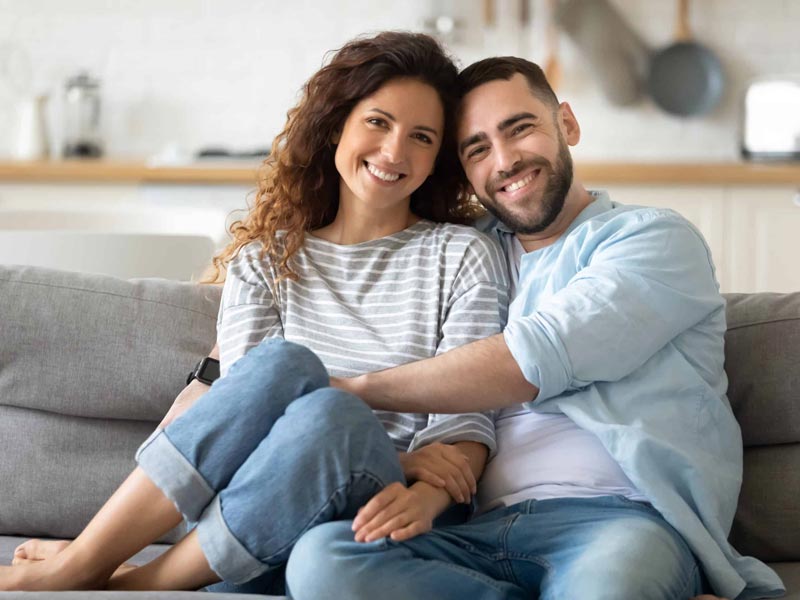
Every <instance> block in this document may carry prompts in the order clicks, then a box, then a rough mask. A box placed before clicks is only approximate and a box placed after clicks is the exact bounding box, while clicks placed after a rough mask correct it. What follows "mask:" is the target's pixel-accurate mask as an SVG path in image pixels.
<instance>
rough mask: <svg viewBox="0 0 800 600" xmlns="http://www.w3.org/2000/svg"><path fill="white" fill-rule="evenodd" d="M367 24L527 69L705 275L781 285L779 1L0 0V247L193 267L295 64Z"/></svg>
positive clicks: (788, 105) (792, 29) (244, 190)
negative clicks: (667, 210)
mask: <svg viewBox="0 0 800 600" xmlns="http://www.w3.org/2000/svg"><path fill="white" fill-rule="evenodd" d="M682 10H683V12H682ZM682 15H683V16H682ZM383 29H405V30H415V31H425V32H428V33H431V34H434V35H437V36H438V37H439V38H440V39H441V40H442V41H443V42H444V43H445V44H446V45H447V47H448V48H449V49H450V51H451V52H452V54H453V55H454V56H455V57H456V58H457V59H458V60H459V61H460V63H461V64H462V66H466V65H467V64H469V63H470V62H472V61H474V60H477V59H479V58H483V57H486V56H491V55H503V54H514V55H518V56H522V57H525V58H529V59H531V60H533V61H535V62H538V63H539V64H541V65H542V66H545V67H547V71H548V74H549V75H550V77H551V78H552V81H553V83H554V85H555V87H556V91H557V94H558V95H559V98H560V99H562V100H566V101H568V102H570V104H571V106H572V108H573V110H574V111H575V113H576V114H577V116H578V119H579V121H580V123H581V126H582V131H583V137H582V140H581V143H580V144H579V146H577V147H576V148H574V150H573V155H574V157H575V160H576V165H577V168H578V173H579V174H580V176H581V177H582V178H583V179H584V181H585V183H586V184H587V185H589V186H593V187H602V188H606V189H609V190H610V191H611V192H612V197H613V198H614V199H616V200H619V201H622V202H626V203H638V204H651V205H663V206H670V207H672V208H675V209H677V210H679V211H681V212H682V213H683V214H685V215H686V216H687V217H688V218H689V219H690V220H692V221H693V222H695V224H697V225H698V227H700V229H701V230H702V231H703V233H704V234H705V236H706V238H707V239H708V241H709V243H710V245H711V247H712V250H713V251H714V254H715V258H716V262H717V267H718V276H719V279H720V281H721V283H722V287H723V289H724V290H726V291H767V290H771V291H789V290H794V289H800V270H798V269H796V266H795V262H796V261H795V257H796V256H798V255H799V254H800V247H799V246H798V242H797V241H796V240H797V238H798V235H797V234H798V233H800V229H799V228H800V195H799V194H798V188H800V163H798V162H796V161H797V159H798V158H799V157H800V91H798V90H800V43H798V39H799V38H798V29H800V1H797V0H760V1H759V2H753V1H752V0H692V1H690V2H683V3H682V2H680V1H673V0H406V1H405V2H402V3H388V2H380V1H375V2H364V1H363V0H360V1H355V0H294V1H292V2H285V1H278V0H224V1H223V0H194V1H193V0H69V1H66V2H65V1H63V0H0V262H3V263H9V262H25V263H27V264H42V265H46V266H56V267H61V268H73V269H78V270H89V271H91V270H95V271H99V272H108V273H110V274H114V275H117V276H168V277H176V278H180V279H190V278H193V277H194V278H196V277H197V273H198V269H200V268H201V264H204V263H205V261H206V260H207V258H208V255H210V253H211V252H213V249H214V248H216V247H219V245H220V244H222V243H224V240H225V227H224V224H225V220H226V219H228V220H230V219H231V218H232V217H231V214H230V213H231V211H233V210H235V209H242V208H244V207H245V203H246V198H247V196H248V193H249V192H251V191H252V189H253V188H254V185H253V183H252V182H253V171H254V167H255V165H256V164H258V161H259V157H263V155H264V154H265V153H266V152H268V150H269V146H270V143H271V141H272V138H273V137H274V136H275V135H276V134H277V133H278V132H279V131H280V129H281V128H282V125H283V122H284V120H285V115H286V111H287V110H288V109H289V108H291V107H292V106H293V105H294V103H295V102H296V101H297V99H298V94H299V91H300V89H301V86H302V85H303V83H304V81H305V80H306V79H307V78H308V77H309V76H310V75H311V74H312V73H313V72H315V71H316V70H317V69H318V68H319V67H320V66H321V65H322V64H323V60H324V57H325V55H326V53H327V52H329V51H331V50H335V49H336V48H338V47H340V46H341V45H342V44H343V43H344V42H346V41H347V40H348V39H350V38H352V37H354V36H356V35H360V34H364V33H370V32H376V31H379V30H383ZM678 40H682V41H683V46H682V47H681V48H677V50H680V52H677V54H675V53H674V52H672V51H675V50H676V46H680V44H676V41H678ZM681 52H682V53H683V55H681ZM659 61H661V62H659ZM65 159H69V160H65ZM37 236H39V237H37ZM142 236H145V237H142ZM145 239H146V241H143V240H145ZM44 240H47V242H46V243H45V241H44ZM42 244H45V246H46V248H45V249H42ZM48 244H49V246H48ZM192 244H194V245H192ZM99 247H103V248H107V251H106V252H97V251H96V249H97V248H99ZM179 249H181V250H179ZM98 255H105V258H104V260H100V258H101V257H100V256H98ZM178 255H180V256H183V258H182V259H180V260H178V259H177V258H176V257H177V256H178ZM184 255H185V256H184ZM55 257H58V260H56V258H55ZM167 257H170V258H169V260H167ZM193 257H194V258H193ZM193 260H194V262H192V261H193ZM92 261H96V262H92ZM170 261H172V262H173V263H174V265H171V264H170ZM173 267H174V268H173Z"/></svg>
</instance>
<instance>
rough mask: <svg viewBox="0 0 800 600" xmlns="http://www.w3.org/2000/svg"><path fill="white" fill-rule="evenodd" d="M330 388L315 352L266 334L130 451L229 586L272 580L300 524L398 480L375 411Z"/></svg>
mask: <svg viewBox="0 0 800 600" xmlns="http://www.w3.org/2000/svg"><path fill="white" fill-rule="evenodd" d="M328 386H329V378H328V373H327V371H326V370H325V367H324V366H323V365H322V363H321V362H320V360H319V358H317V356H316V355H315V354H314V353H313V352H311V351H310V350H308V349H307V348H304V347H303V346H299V345H297V344H292V343H290V342H286V341H284V340H279V339H273V340H268V341H265V342H263V343H261V344H260V345H259V346H257V347H255V348H253V349H252V350H250V352H248V353H247V354H246V355H245V356H244V357H242V358H241V359H240V360H238V361H237V362H236V363H235V364H234V365H233V366H232V367H231V369H230V371H229V373H228V374H227V376H226V377H224V378H222V379H220V380H218V381H216V382H215V383H214V385H213V386H212V387H211V389H210V390H209V391H208V393H206V394H205V395H204V396H202V397H201V398H200V399H198V400H197V402H196V403H195V404H194V405H193V406H192V407H191V408H190V409H189V410H188V411H186V413H185V414H184V415H182V416H181V417H180V418H179V419H177V420H175V421H174V422H173V423H171V424H170V425H169V426H168V427H167V428H166V429H165V430H164V431H156V432H155V433H154V434H153V435H152V436H151V437H150V438H149V439H148V440H147V441H146V442H145V443H144V444H143V445H142V447H141V448H140V449H139V451H138V452H137V461H138V463H139V466H140V467H141V468H142V469H143V470H144V472H145V473H146V474H147V475H148V476H149V477H150V479H152V480H153V482H154V483H155V484H156V485H157V486H158V487H159V488H160V489H161V490H162V491H163V492H164V494H165V495H166V496H167V497H168V498H170V499H171V500H172V501H173V502H174V503H175V505H176V506H177V508H178V510H180V512H181V513H182V514H183V516H184V518H185V519H186V520H187V522H189V523H190V524H191V525H196V527H197V533H198V537H199V540H200V544H201V547H202V549H203V552H204V554H205V556H206V558H207V559H208V562H209V564H210V566H211V568H212V569H214V571H215V572H216V573H217V574H218V575H219V576H220V577H221V578H222V579H224V580H225V581H226V582H229V583H233V584H239V583H244V582H247V581H250V580H253V579H254V578H256V577H261V579H262V580H263V579H264V578H268V574H267V572H268V571H273V570H278V569H279V568H280V567H282V566H283V565H284V564H285V563H286V561H287V560H288V558H289V553H290V552H291V550H292V547H293V546H294V544H295V542H296V541H297V540H298V538H300V536H301V535H302V534H303V533H304V532H305V531H307V530H308V529H310V528H311V527H313V526H315V525H318V524H320V523H325V522H327V521H332V520H334V519H343V518H352V517H353V516H354V515H355V513H356V511H357V510H358V509H359V508H360V507H361V506H363V505H364V504H365V503H366V502H367V501H368V500H369V499H370V498H371V497H372V496H373V495H375V494H376V493H377V492H378V491H380V490H381V489H383V488H384V487H385V486H386V485H388V484H389V483H392V482H394V481H400V482H403V483H405V479H404V477H403V472H402V469H401V467H400V463H399V460H398V458H397V451H396V450H395V448H394V445H393V444H392V441H391V440H390V439H389V436H388V435H387V434H386V431H385V430H384V428H383V427H382V426H381V424H380V422H379V421H378V420H377V419H376V418H375V416H374V415H373V413H372V411H371V410H370V409H369V408H368V407H367V405H366V404H364V403H363V402H362V401H361V400H360V399H358V398H356V397H355V396H352V395H350V394H347V393H345V392H342V391H340V390H336V389H333V388H331V387H328ZM262 591H263V590H262Z"/></svg>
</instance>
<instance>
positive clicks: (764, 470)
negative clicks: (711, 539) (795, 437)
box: [730, 444, 800, 561]
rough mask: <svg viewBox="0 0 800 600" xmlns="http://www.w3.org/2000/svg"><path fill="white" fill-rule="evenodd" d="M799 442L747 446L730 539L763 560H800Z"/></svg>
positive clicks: (749, 553) (746, 552) (745, 552)
mask: <svg viewBox="0 0 800 600" xmlns="http://www.w3.org/2000/svg"><path fill="white" fill-rule="evenodd" d="M798 466H800V444H784V445H780V446H762V447H758V448H747V449H745V453H744V481H743V482H742V491H741V493H740V494H739V506H738V508H737V510H736V517H735V519H734V522H733V528H732V530H731V535H730V541H731V543H732V544H733V547H734V548H736V549H737V550H738V551H739V552H741V553H742V554H747V555H750V556H757V557H758V558H760V559H761V560H769V561H781V560H800V500H799V499H800V468H798Z"/></svg>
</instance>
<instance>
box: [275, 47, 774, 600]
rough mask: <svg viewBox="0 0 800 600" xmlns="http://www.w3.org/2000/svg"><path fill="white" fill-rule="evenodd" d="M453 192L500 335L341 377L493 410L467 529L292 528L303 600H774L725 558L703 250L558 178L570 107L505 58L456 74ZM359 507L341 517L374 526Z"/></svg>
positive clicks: (726, 523)
mask: <svg viewBox="0 0 800 600" xmlns="http://www.w3.org/2000/svg"><path fill="white" fill-rule="evenodd" d="M461 85H462V98H463V99H462V103H461V109H460V112H459V121H458V122H459V126H458V140H457V141H458V151H459V156H460V159H461V162H462V165H463V167H464V171H465V175H466V180H467V181H465V184H464V185H465V190H464V191H465V193H470V192H472V193H474V194H475V195H476V196H477V197H478V198H479V199H480V201H481V202H482V203H483V205H484V206H485V207H486V208H487V210H488V211H489V212H490V213H491V215H492V216H493V217H494V218H491V217H487V219H486V220H485V222H484V223H483V228H484V229H485V230H486V231H487V232H488V233H490V234H491V235H493V236H494V237H495V238H496V239H497V240H498V241H499V243H500V244H501V246H502V247H503V248H504V250H505V252H506V256H507V260H508V267H509V271H510V274H511V280H512V282H513V289H512V295H513V297H514V301H513V304H512V305H511V308H510V314H509V321H508V325H507V327H506V329H505V331H504V333H502V334H500V335H496V336H494V337H491V338H488V339H485V340H481V341H479V342H475V343H472V344H469V345H467V346H463V347H461V348H458V349H456V350H453V351H451V352H449V353H446V354H443V355H440V356H438V357H436V358H433V359H429V360H425V361H421V362H418V363H412V364H408V365H404V366H401V367H398V368H396V369H391V370H388V371H382V372H378V373H372V374H369V375H366V376H362V377H360V378H357V379H353V380H344V381H340V382H338V384H339V385H341V387H345V388H347V389H349V390H351V391H353V392H354V393H356V394H358V395H360V396H361V397H362V398H364V399H365V400H366V401H367V402H368V403H369V404H370V405H371V406H373V407H374V408H379V409H385V410H395V411H402V412H431V411H433V412H466V411H476V410H491V409H501V410H500V413H499V415H498V418H497V421H496V428H497V441H498V450H497V454H496V455H495V457H494V458H493V459H492V461H491V462H490V463H489V464H488V465H487V467H486V471H485V473H484V475H483V478H482V480H481V483H480V486H479V492H478V510H479V513H480V514H479V515H478V516H477V517H475V518H474V519H473V520H471V521H470V522H468V523H466V524H463V525H457V526H450V527H441V528H437V529H434V530H433V531H431V532H430V533H427V534H424V535H421V536H418V537H416V538H413V539H411V540H406V541H402V542H397V541H394V540H392V539H390V538H385V539H383V540H380V541H377V542H372V543H358V542H355V541H354V540H353V534H352V531H351V529H350V527H351V525H350V523H329V524H327V525H323V526H321V527H318V528H316V529H313V530H312V531H310V532H309V533H307V534H306V535H305V536H304V538H302V539H301V541H300V543H299V544H298V545H297V546H296V548H295V551H294V553H293V555H292V558H291V560H290V563H289V568H288V574H287V577H288V584H289V588H290V590H291V593H292V596H293V597H294V598H297V599H299V600H304V599H306V598H309V599H310V598H321V597H326V595H328V594H329V593H330V590H336V593H335V595H336V596H337V597H341V598H369V599H372V598H381V599H382V600H394V599H401V598H402V599H405V598H437V599H438V598H453V599H463V598H482V599H483V598H486V599H498V600H499V599H501V598H502V599H507V598H536V597H538V598H542V599H547V600H555V599H563V600H572V599H587V598H590V599H600V598H603V599H605V598H608V599H613V600H625V599H637V600H638V599H642V598H648V599H664V600H675V599H678V600H682V599H687V598H690V597H692V596H695V595H697V594H700V593H703V592H710V591H712V590H713V591H714V592H715V593H717V594H720V595H723V596H727V597H729V598H741V599H748V598H761V597H775V596H777V595H780V593H781V592H782V584H781V582H780V580H779V579H778V577H777V576H776V575H775V574H774V573H773V572H772V571H771V570H770V569H769V568H768V567H767V566H766V565H764V564H762V563H761V562H759V561H757V560H755V559H753V558H748V557H742V556H740V555H739V554H738V553H736V551H735V550H734V549H733V548H732V547H731V546H730V545H729V544H728V542H727V534H728V532H729V530H730V526H731V523H732V520H733V515H734V512H735V509H736V501H737V496H738V492H739V486H740V483H741V475H742V456H741V454H742V446H741V436H740V431H739V428H738V425H737V423H736V420H735V419H734V416H733V414H732V411H731V409H730V405H729V403H728V401H727V399H726V396H725V392H726V386H727V380H726V377H725V372H724V370H723V362H724V352H723V335H724V333H725V303H724V300H723V299H722V297H721V296H720V294H719V291H718V285H717V283H716V280H715V276H714V267H713V264H712V262H711V256H710V253H709V250H708V246H707V245H706V243H705V241H704V240H703V238H702V236H701V235H700V234H699V233H698V231H697V230H696V229H695V228H694V227H693V226H692V225H690V224H689V223H688V222H687V221H686V220H685V219H683V218H682V217H680V216H679V215H678V214H676V213H674V212H672V211H669V210H663V209H652V208H642V207H632V206H622V205H619V204H616V203H614V202H612V200H611V199H610V198H609V197H608V195H607V194H605V193H602V192H590V191H587V190H586V189H585V188H584V187H583V186H582V185H581V184H580V182H579V181H577V180H576V179H575V178H574V177H573V172H572V159H571V156H570V152H569V146H574V145H575V144H577V143H578V142H579V140H580V127H579V125H578V121H577V119H576V118H575V115H574V114H573V112H572V110H571V108H570V107H569V105H568V104H566V103H559V102H558V100H557V99H556V96H555V95H554V94H553V91H552V89H551V88H550V87H549V85H548V84H547V82H546V80H545V78H544V76H543V74H542V72H541V70H540V69H539V68H538V67H537V66H536V65H534V64H532V63H530V62H528V61H525V60H522V59H517V58H493V59H487V60H484V61H481V62H478V63H476V64H474V65H472V66H470V67H469V68H467V69H466V70H465V71H464V72H463V73H462V75H461ZM392 510H393V509H392V506H391V505H389V506H371V505H368V506H367V507H365V508H364V509H363V510H362V513H360V514H359V516H358V517H357V519H358V520H361V521H364V520H368V519H369V518H371V517H372V516H373V514H372V513H376V514H377V513H379V512H381V511H383V512H384V513H386V512H387V511H388V512H391V511H392Z"/></svg>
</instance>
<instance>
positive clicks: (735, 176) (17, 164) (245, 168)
mask: <svg viewBox="0 0 800 600" xmlns="http://www.w3.org/2000/svg"><path fill="white" fill-rule="evenodd" d="M257 167H258V164H257V163H254V162H247V161H227V162H210V161H198V162H195V163H190V164H186V165H161V166H154V165H149V164H147V163H146V162H144V161H138V162H137V161H115V160H60V161H59V160H54V161H30V162H28V161H3V160H0V182H15V183H16V182H31V183H64V182H71V183H154V182H158V183H175V184H189V185H191V184H253V185H255V182H256V169H257ZM575 170H576V173H577V175H578V176H579V177H580V178H581V180H583V181H586V182H589V183H591V184H593V185H595V184H598V183H600V184H661V185H688V184H703V185H728V184H736V185H791V186H800V162H795V163H745V162H726V163H702V162H701V163H696V162H695V163H623V162H613V163H611V162H610V163H600V162H582V163H576V166H575Z"/></svg>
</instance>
